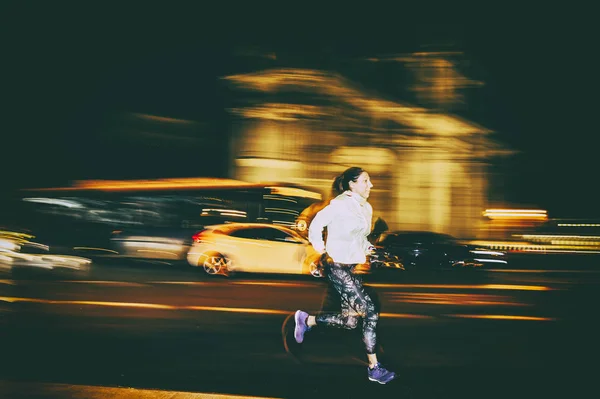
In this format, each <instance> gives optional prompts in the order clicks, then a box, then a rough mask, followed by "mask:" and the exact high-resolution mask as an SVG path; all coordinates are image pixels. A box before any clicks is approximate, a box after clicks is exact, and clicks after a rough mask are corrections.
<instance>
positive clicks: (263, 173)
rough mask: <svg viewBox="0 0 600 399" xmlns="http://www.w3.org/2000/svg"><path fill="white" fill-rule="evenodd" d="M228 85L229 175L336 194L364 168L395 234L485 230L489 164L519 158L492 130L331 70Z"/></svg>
mask: <svg viewBox="0 0 600 399" xmlns="http://www.w3.org/2000/svg"><path fill="white" fill-rule="evenodd" d="M434 64H435V63H434ZM442 65H445V64H442ZM225 79H226V80H227V81H228V82H229V83H230V85H231V87H233V88H234V89H236V90H239V92H238V97H239V98H240V101H239V104H236V106H234V107H232V108H231V109H230V112H231V113H232V114H233V115H235V116H237V118H236V119H235V121H234V123H233V135H232V143H233V144H232V145H233V147H232V151H231V154H232V155H231V156H232V161H231V171H230V177H232V178H235V179H240V180H245V181H251V182H252V181H264V180H273V181H287V182H291V183H297V184H305V185H309V186H314V187H316V188H319V189H321V190H323V191H328V189H329V187H330V184H331V181H332V179H333V178H334V177H335V175H337V174H339V173H340V172H341V171H342V170H344V169H345V168H347V167H349V166H362V167H364V168H365V169H367V170H368V171H369V172H370V174H371V178H372V181H373V183H374V185H375V187H374V189H373V190H372V191H371V202H372V204H373V207H374V209H375V212H376V214H375V215H374V216H375V217H377V216H381V217H383V218H384V219H385V220H386V221H387V223H388V225H389V226H390V228H391V229H407V230H431V231H437V232H444V233H449V234H453V235H456V236H458V237H477V236H480V235H481V234H484V233H485V229H481V227H482V223H484V220H483V218H482V210H484V209H486V208H487V207H488V203H487V202H488V200H487V187H488V184H489V182H488V172H487V168H486V166H487V164H488V163H489V162H490V161H491V159H492V158H493V157H495V156H502V155H507V154H509V153H510V152H509V151H508V150H506V149H504V148H502V147H501V146H500V145H499V144H497V143H496V142H494V141H493V140H492V139H491V137H490V134H491V133H492V132H491V131H490V130H489V129H486V128H484V127H482V126H480V125H478V124H476V123H473V122H470V121H467V120H465V119H462V118H459V117H458V116H455V115H452V114H450V113H448V112H445V111H443V109H440V108H439V107H435V108H434V107H431V108H429V107H423V106H414V105H411V104H407V103H400V102H397V101H391V100H388V99H384V98H381V97H379V96H378V95H376V94H373V93H369V92H367V91H366V90H365V89H363V88H360V87H358V85H356V84H354V83H352V82H350V81H349V80H348V79H346V78H345V77H343V76H341V75H339V74H335V73H331V72H327V71H322V70H313V69H297V68H280V69H266V70H262V71H258V72H254V73H247V74H239V75H231V76H227V77H225ZM434 87H436V86H435V85H434ZM442 92H443V94H444V96H447V95H448V93H447V91H442Z"/></svg>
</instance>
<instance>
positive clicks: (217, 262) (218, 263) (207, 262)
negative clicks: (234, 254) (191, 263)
mask: <svg viewBox="0 0 600 399" xmlns="http://www.w3.org/2000/svg"><path fill="white" fill-rule="evenodd" d="M202 258H204V261H203V262H202V263H201V264H200V265H199V266H202V269H204V272H205V273H206V274H209V275H216V274H223V275H228V273H229V268H228V266H229V264H230V262H231V261H230V260H229V259H228V258H227V257H226V256H224V255H222V254H219V253H211V254H207V255H204V256H202V257H201V259H202Z"/></svg>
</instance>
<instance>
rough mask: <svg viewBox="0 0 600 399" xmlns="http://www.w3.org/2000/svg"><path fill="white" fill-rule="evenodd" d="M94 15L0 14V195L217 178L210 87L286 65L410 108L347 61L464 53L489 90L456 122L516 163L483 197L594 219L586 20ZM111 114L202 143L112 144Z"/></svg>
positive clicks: (395, 91)
mask: <svg viewBox="0 0 600 399" xmlns="http://www.w3.org/2000/svg"><path fill="white" fill-rule="evenodd" d="M98 4H99V3H98ZM98 4H96V5H90V4H85V5H82V4H78V3H74V2H73V3H60V2H58V3H55V4H47V3H42V2H3V4H2V6H0V14H1V15H2V19H3V23H2V25H3V28H2V30H3V34H2V36H3V39H4V40H3V41H4V44H5V46H4V48H3V50H2V52H3V56H2V59H3V60H4V61H3V62H2V64H3V69H4V72H3V73H2V76H3V84H2V87H3V90H2V92H3V98H4V101H3V103H4V104H5V107H4V112H6V114H5V117H4V118H3V120H2V125H1V127H0V129H1V131H2V137H3V139H2V141H3V145H2V149H3V151H2V153H3V164H4V166H5V168H6V169H5V170H6V171H5V173H4V178H5V181H4V187H5V190H4V191H5V192H8V191H10V190H11V189H13V188H17V187H32V186H52V185H57V184H68V183H69V182H70V181H71V180H74V179H85V178H150V177H184V176H226V174H227V171H226V160H227V150H228V133H229V128H230V124H229V119H228V114H227V112H226V110H225V109H226V107H227V106H228V105H229V104H230V103H231V101H232V93H230V92H229V91H228V90H227V88H226V87H224V85H223V84H222V81H221V80H220V79H219V77H222V76H225V75H227V74H231V73H238V72H246V71H250V70H254V69H257V68H262V67H268V66H274V65H275V66H276V65H278V63H287V64H294V65H295V66H298V67H304V66H306V67H311V68H325V69H332V70H337V71H340V72H342V73H345V74H347V75H348V76H349V77H351V78H355V79H357V80H358V82H359V83H360V84H361V85H363V86H365V87H369V88H372V89H375V90H377V91H379V92H381V94H382V95H385V96H388V97H391V98H396V99H398V100H400V101H406V100H407V96H408V94H407V91H406V84H405V82H406V76H404V75H403V74H402V72H401V68H397V69H396V68H394V67H393V66H391V67H390V66H388V67H387V69H385V70H382V72H381V73H368V72H366V71H367V70H366V69H364V70H363V69H361V68H360V66H357V65H359V64H357V63H356V62H355V60H356V59H360V58H364V57H370V56H377V55H382V54H394V53H404V52H414V51H428V50H431V51H436V50H453V51H462V52H464V55H465V58H466V59H467V60H468V61H469V62H468V70H466V71H465V72H467V73H468V75H470V76H468V77H469V78H472V79H476V80H481V81H484V82H485V86H483V88H480V89H477V91H476V92H473V93H471V92H469V97H468V100H469V101H468V103H467V105H466V106H465V107H463V108H462V109H460V110H457V113H458V114H459V115H461V116H465V117H467V118H468V119H470V120H472V121H474V122H477V123H479V124H481V125H483V126H485V127H487V128H489V129H492V130H494V131H495V132H496V134H495V138H496V139H498V140H500V141H501V142H503V143H505V144H506V145H508V146H510V147H511V148H513V149H515V150H517V151H518V154H517V155H515V156H513V157H511V158H509V159H506V160H504V161H502V162H501V163H500V164H498V165H495V166H494V168H495V170H498V171H500V172H502V175H503V177H502V178H499V179H497V180H496V181H493V182H492V184H494V185H495V186H494V188H493V190H494V191H495V192H498V191H500V192H501V193H502V196H503V198H504V199H505V200H507V201H509V202H512V203H514V204H523V205H527V206H535V207H540V208H543V209H548V210H549V214H550V217H597V216H600V215H599V214H600V212H599V211H598V210H597V206H596V204H597V203H598V200H599V196H598V194H597V192H598V190H597V189H596V181H595V177H596V175H597V169H598V168H597V165H598V162H597V157H598V143H599V140H598V139H597V127H596V124H595V118H596V112H595V111H596V110H595V108H596V107H597V105H596V104H597V99H596V97H597V93H596V88H597V76H596V74H597V72H596V69H597V68H596V62H595V61H593V60H594V58H595V57H594V51H595V49H596V47H597V46H596V43H595V40H596V33H597V32H596V28H595V27H594V24H592V23H590V22H587V20H588V18H587V17H586V15H589V12H586V11H585V10H577V11H576V12H573V11H569V10H564V9H555V10H548V9H545V10H537V9H532V10H529V11H530V12H528V13H527V14H524V13H523V10H520V11H519V12H517V11H516V10H506V9H498V10H495V9H494V8H493V7H492V8H491V9H489V10H481V11H478V10H468V12H463V11H459V10H456V9H454V10H452V12H451V13H447V14H444V18H443V19H440V20H439V21H435V20H433V18H429V17H428V14H427V13H426V12H425V11H424V10H420V11H412V10H410V11H409V10H408V9H403V10H401V12H400V11H399V10H396V9H386V8H376V7H375V6H372V7H366V6H365V5H362V6H361V7H354V6H352V7H350V6H343V7H342V6H340V7H333V6H332V7H331V8H330V9H325V8H324V7H322V6H321V7H318V8H312V7H311V6H310V5H308V4H306V5H300V4H296V3H291V4H292V5H285V4H283V3H273V5H269V6H267V5H265V6H264V7H261V8H259V7H257V6H255V5H246V6H240V5H236V4H234V3H231V4H221V5H220V6H219V7H218V8H217V7H213V6H210V7H209V6H207V5H203V6H200V5H198V4H196V3H174V4H175V5H172V4H171V3H169V4H167V3H164V4H163V5H162V6H158V5H156V4H154V5H150V4H144V3H141V2H139V3H136V2H127V4H126V5H123V4H120V3H102V4H103V5H102V7H100V6H98ZM542 11H543V12H542ZM248 49H251V50H252V51H254V52H255V53H256V54H268V53H275V54H277V60H271V59H268V58H265V57H260V56H247V54H248V51H249V50H248ZM240 54H242V55H243V54H246V56H240ZM390 82H393V84H391V83H390ZM122 113H143V114H150V115H158V116H164V117H170V118H178V119H186V120H195V121H199V123H201V125H199V126H203V128H202V129H203V130H202V131H203V133H202V134H203V136H202V137H203V140H204V142H203V143H198V142H196V143H197V144H196V145H192V146H190V145H186V144H185V143H176V142H174V143H172V145H167V146H165V145H163V144H157V143H156V142H153V141H152V140H148V141H144V140H138V141H137V142H135V141H133V142H129V144H128V145H125V146H123V145H115V141H114V139H115V137H116V136H114V134H116V133H114V132H113V133H111V132H110V130H111V129H114V126H115V122H114V115H119V114H122ZM119 134H120V133H119ZM120 140H122V137H121V138H120Z"/></svg>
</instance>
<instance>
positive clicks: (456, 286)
mask: <svg viewBox="0 0 600 399" xmlns="http://www.w3.org/2000/svg"><path fill="white" fill-rule="evenodd" d="M366 285H368V286H371V287H378V288H434V289H435V288H447V289H473V290H517V291H551V290H552V288H550V287H545V286H540V285H511V284H479V285H466V284H462V285H461V284H386V283H368V284H366Z"/></svg>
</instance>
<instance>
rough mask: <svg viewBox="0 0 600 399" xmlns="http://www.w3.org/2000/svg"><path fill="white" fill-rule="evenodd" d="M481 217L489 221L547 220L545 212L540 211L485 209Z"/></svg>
mask: <svg viewBox="0 0 600 399" xmlns="http://www.w3.org/2000/svg"><path fill="white" fill-rule="evenodd" d="M483 216H485V217H488V218H490V219H524V220H528V219H536V220H546V219H548V214H547V211H545V210H542V209H486V210H485V211H484V212H483Z"/></svg>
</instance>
